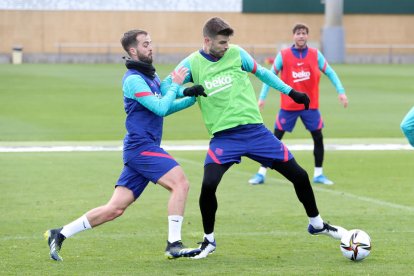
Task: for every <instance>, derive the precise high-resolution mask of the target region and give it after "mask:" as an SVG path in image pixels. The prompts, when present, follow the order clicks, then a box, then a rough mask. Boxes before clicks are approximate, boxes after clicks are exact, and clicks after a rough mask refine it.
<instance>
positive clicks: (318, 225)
mask: <svg viewBox="0 0 414 276" xmlns="http://www.w3.org/2000/svg"><path fill="white" fill-rule="evenodd" d="M309 223H310V224H311V225H312V226H313V227H314V228H315V229H322V228H323V220H322V218H321V215H318V216H317V217H313V218H311V217H310V218H309Z"/></svg>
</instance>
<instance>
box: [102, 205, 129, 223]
mask: <svg viewBox="0 0 414 276" xmlns="http://www.w3.org/2000/svg"><path fill="white" fill-rule="evenodd" d="M124 212H125V208H120V207H116V206H108V210H107V213H106V215H107V220H114V219H116V218H117V217H120V216H122V214H123V213H124Z"/></svg>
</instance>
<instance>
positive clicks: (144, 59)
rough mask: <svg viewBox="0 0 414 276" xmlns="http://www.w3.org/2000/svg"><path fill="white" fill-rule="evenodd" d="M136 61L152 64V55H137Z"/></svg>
mask: <svg viewBox="0 0 414 276" xmlns="http://www.w3.org/2000/svg"><path fill="white" fill-rule="evenodd" d="M138 60H140V61H142V62H145V63H148V64H152V53H151V54H149V55H148V56H146V55H142V54H140V53H138Z"/></svg>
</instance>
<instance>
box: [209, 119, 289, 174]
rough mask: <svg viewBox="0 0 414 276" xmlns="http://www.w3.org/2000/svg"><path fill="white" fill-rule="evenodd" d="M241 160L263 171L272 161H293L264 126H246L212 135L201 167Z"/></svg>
mask: <svg viewBox="0 0 414 276" xmlns="http://www.w3.org/2000/svg"><path fill="white" fill-rule="evenodd" d="M242 156H246V157H248V158H250V159H253V160H255V161H257V162H259V163H260V164H262V165H263V166H265V167H271V166H272V164H273V162H274V161H281V162H286V161H288V160H290V159H292V158H293V155H292V154H291V153H290V152H289V150H288V149H287V147H286V146H285V145H284V144H283V143H282V142H281V141H280V140H279V139H277V138H276V137H275V136H274V135H273V133H272V132H270V131H269V130H268V129H267V128H266V127H265V126H264V125H263V124H249V125H242V126H237V127H235V128H232V129H228V130H224V131H220V132H217V133H215V134H214V137H213V138H212V139H211V141H210V146H209V149H208V152H207V156H206V159H205V161H204V166H205V165H207V164H211V163H216V164H226V163H237V164H238V163H240V162H241V157H242Z"/></svg>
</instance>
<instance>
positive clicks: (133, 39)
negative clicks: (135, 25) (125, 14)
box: [121, 30, 148, 55]
mask: <svg viewBox="0 0 414 276" xmlns="http://www.w3.org/2000/svg"><path fill="white" fill-rule="evenodd" d="M141 34H143V35H147V34H148V33H147V32H146V31H143V30H130V31H128V32H126V33H124V36H123V37H122V38H121V44H122V47H123V48H124V50H125V52H127V53H128V55H129V48H131V47H137V45H138V41H137V36H138V35H141Z"/></svg>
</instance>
